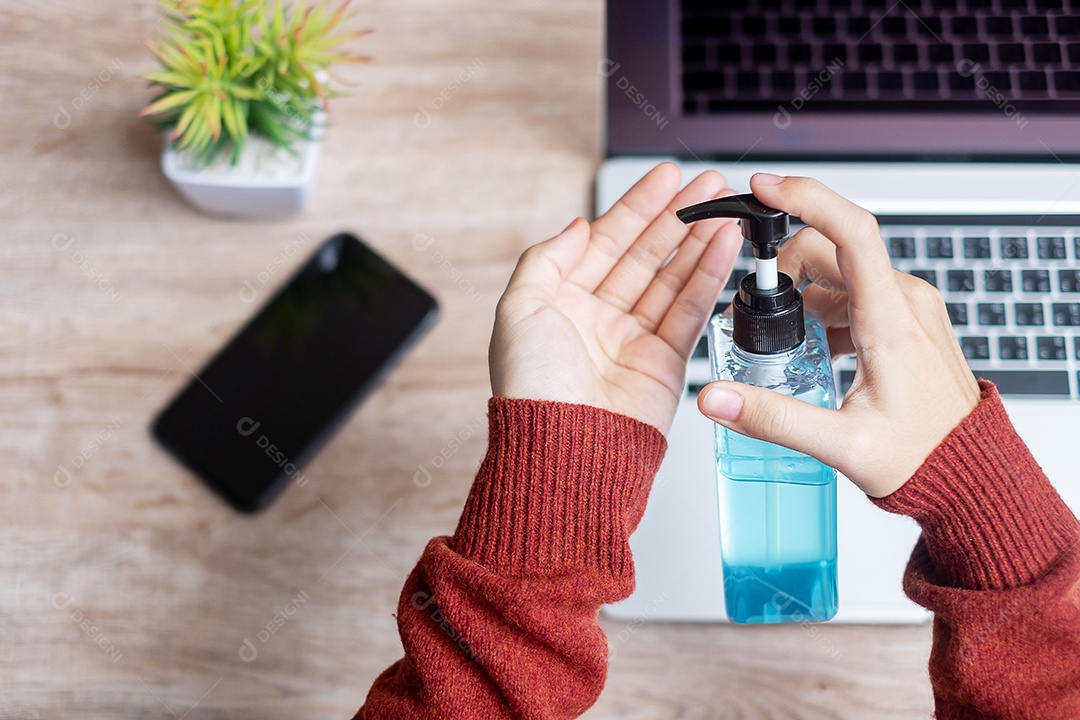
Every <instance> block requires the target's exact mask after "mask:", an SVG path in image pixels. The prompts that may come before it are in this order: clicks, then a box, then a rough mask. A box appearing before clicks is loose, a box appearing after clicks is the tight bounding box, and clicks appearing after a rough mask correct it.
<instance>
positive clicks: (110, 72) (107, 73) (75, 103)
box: [53, 58, 124, 130]
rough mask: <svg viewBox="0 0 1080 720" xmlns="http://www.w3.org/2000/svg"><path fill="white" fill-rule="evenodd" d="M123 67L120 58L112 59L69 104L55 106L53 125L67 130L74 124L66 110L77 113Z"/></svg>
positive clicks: (69, 112)
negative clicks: (69, 107) (69, 108)
mask: <svg viewBox="0 0 1080 720" xmlns="http://www.w3.org/2000/svg"><path fill="white" fill-rule="evenodd" d="M122 67H124V63H123V62H121V60H120V58H113V59H112V60H110V61H109V62H108V63H107V64H106V65H105V68H104V69H103V70H102V71H101V72H99V73H98V74H97V75H95V76H94V77H93V78H91V80H90V82H88V83H87V84H86V87H84V88H83V89H82V90H80V91H79V93H78V94H77V95H75V97H73V98H71V102H70V103H66V104H64V105H57V106H56V112H55V113H53V125H55V126H56V127H57V128H58V129H60V130H67V129H68V128H69V127H71V125H72V123H73V122H74V118H73V117H72V114H71V111H69V110H68V106H69V105H70V106H71V108H72V109H73V110H75V111H76V112H79V111H80V110H82V109H83V107H84V106H85V105H86V103H87V101H88V100H90V98H92V97H94V95H97V93H98V91H100V90H101V88H103V87H105V84H106V83H107V82H109V81H110V80H112V79H113V77H114V76H115V75H116V73H117V72H119V70H120V68H122Z"/></svg>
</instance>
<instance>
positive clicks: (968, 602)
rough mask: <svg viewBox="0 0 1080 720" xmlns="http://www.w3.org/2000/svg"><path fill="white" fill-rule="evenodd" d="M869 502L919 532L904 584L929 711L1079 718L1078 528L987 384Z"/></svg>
mask: <svg viewBox="0 0 1080 720" xmlns="http://www.w3.org/2000/svg"><path fill="white" fill-rule="evenodd" d="M876 502H877V503H878V504H879V505H880V506H882V507H883V508H885V509H887V510H890V511H892V512H898V513H903V514H906V515H910V516H912V517H914V518H915V519H916V520H917V521H918V522H919V524H920V525H921V526H922V528H923V535H922V537H921V538H920V540H919V543H918V545H917V546H916V548H915V551H914V553H913V554H912V557H911V561H910V563H909V565H908V569H907V572H906V574H905V579H904V588H905V591H906V592H907V593H908V595H909V596H910V597H911V598H912V599H913V600H915V601H916V602H918V603H919V604H920V605H923V606H924V607H926V608H928V609H930V610H932V611H933V612H934V647H933V651H932V654H931V661H930V673H931V682H932V683H933V686H934V695H935V701H936V705H937V717H938V718H940V719H941V720H956V719H959V718H975V717H979V718H987V717H990V718H1058V717H1062V718H1064V717H1080V547H1078V543H1080V525H1078V523H1077V520H1076V518H1075V517H1074V516H1073V514H1072V513H1071V512H1070V511H1069V509H1068V507H1067V506H1066V505H1065V503H1064V502H1063V501H1062V500H1061V498H1060V496H1059V495H1058V494H1057V492H1056V491H1055V490H1054V488H1053V487H1052V486H1051V484H1050V482H1049V480H1047V478H1046V476H1045V474H1044V473H1043V471H1042V469H1041V468H1040V467H1039V465H1038V463H1036V462H1035V460H1034V459H1033V458H1032V457H1031V454H1030V453H1029V452H1028V450H1027V448H1026V446H1025V445H1024V444H1023V442H1022V441H1021V440H1020V438H1019V437H1018V436H1017V435H1016V433H1015V431H1014V430H1013V428H1012V424H1011V423H1010V422H1009V420H1008V417H1007V415H1006V414H1005V410H1004V408H1003V407H1002V405H1001V402H1000V398H998V396H997V392H996V391H995V390H993V388H992V386H989V385H985V384H984V386H983V396H982V400H981V402H980V404H979V406H978V407H977V408H976V410H975V411H974V412H973V413H972V414H971V415H970V416H969V417H968V418H966V419H965V420H964V421H963V422H962V423H961V424H960V425H959V426H958V427H957V428H956V429H955V430H954V431H953V432H952V433H951V434H950V435H949V436H948V437H947V438H946V439H945V441H944V442H943V443H942V444H941V446H939V447H938V448H937V449H936V450H935V451H934V453H933V454H931V456H930V457H929V458H927V461H926V462H925V463H924V464H923V466H922V467H921V468H920V469H919V472H918V473H917V474H916V475H915V476H914V477H913V478H912V479H911V480H910V481H909V482H908V483H907V484H906V485H905V486H904V487H902V488H901V489H900V490H899V491H897V492H896V493H893V494H892V495H890V496H888V497H887V498H883V499H881V500H878V501H876Z"/></svg>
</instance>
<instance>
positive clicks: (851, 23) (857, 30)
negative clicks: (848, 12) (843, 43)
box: [847, 17, 874, 39]
mask: <svg viewBox="0 0 1080 720" xmlns="http://www.w3.org/2000/svg"><path fill="white" fill-rule="evenodd" d="M873 25H874V24H873V22H872V21H871V20H870V18H868V17H852V18H848V21H847V31H848V35H853V36H854V37H855V38H856V39H862V37H863V35H866V33H868V32H870V29H871V28H872V27H873Z"/></svg>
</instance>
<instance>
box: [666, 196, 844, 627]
mask: <svg viewBox="0 0 1080 720" xmlns="http://www.w3.org/2000/svg"><path fill="white" fill-rule="evenodd" d="M678 216H679V219H681V220H682V221H683V222H687V223H690V222H694V221H697V220H703V219H705V218H713V217H737V218H741V219H742V222H741V225H742V231H743V237H745V238H746V239H747V240H749V241H750V242H751V243H753V246H754V257H755V258H756V261H755V265H756V267H755V270H756V272H754V273H753V274H751V275H748V276H746V277H745V278H743V280H742V283H741V284H740V287H739V292H738V295H737V296H736V297H735V299H734V302H733V303H732V304H731V306H730V308H729V309H728V310H727V311H726V312H725V313H723V314H722V315H716V316H715V317H713V318H712V320H711V321H710V322H709V328H708V334H709V357H710V359H711V362H712V366H713V377H714V378H715V379H717V380H734V381H736V382H743V383H747V384H749V385H756V386H758V387H763V388H769V389H772V390H775V391H776V392H779V393H783V394H785V395H790V396H792V397H795V398H798V399H799V400H804V401H806V402H809V403H812V404H814V405H818V406H820V407H825V408H835V407H836V386H835V381H834V379H833V372H832V366H831V364H830V357H829V347H828V343H827V340H826V336H825V328H824V325H823V324H822V323H821V321H820V320H818V319H817V318H813V317H807V318H805V319H804V316H803V303H802V296H801V294H800V293H799V291H798V289H797V288H795V287H794V286H793V284H792V281H791V278H790V277H788V276H787V275H785V274H783V273H778V272H777V268H776V254H777V249H778V247H779V245H780V243H781V241H782V240H783V239H784V238H785V237H787V234H788V216H787V214H785V213H783V212H781V211H779V210H775V209H773V208H770V207H766V206H765V205H763V204H762V203H761V202H760V201H759V200H758V199H757V198H755V197H754V196H753V195H735V196H731V197H725V198H719V199H717V200H710V201H708V202H704V203H701V204H699V205H694V206H692V207H688V208H684V209H683V210H680V211H679V212H678ZM716 468H717V489H718V497H719V505H720V550H721V555H722V557H723V570H724V602H725V605H726V609H727V615H728V618H730V619H731V620H732V621H733V622H737V623H779V622H805V621H820V620H828V619H830V618H832V617H833V616H834V615H835V614H836V610H837V582H836V471H835V470H833V469H832V468H830V467H827V466H825V465H823V464H821V463H820V462H818V461H817V460H815V459H814V458H812V457H810V456H808V455H804V454H803V453H799V452H796V451H794V450H790V449H788V448H785V447H783V446H781V445H775V444H772V443H767V442H762V441H760V440H754V439H752V438H748V437H746V436H744V435H740V434H739V433H736V432H732V431H731V430H728V429H726V428H724V427H722V426H720V425H717V426H716Z"/></svg>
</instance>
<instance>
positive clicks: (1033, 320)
mask: <svg viewBox="0 0 1080 720" xmlns="http://www.w3.org/2000/svg"><path fill="white" fill-rule="evenodd" d="M1013 310H1014V312H1015V313H1016V324H1017V325H1020V326H1022V327H1033V326H1038V327H1042V326H1043V325H1044V324H1046V320H1045V319H1044V318H1043V304H1042V303H1016V305H1014V306H1013Z"/></svg>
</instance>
